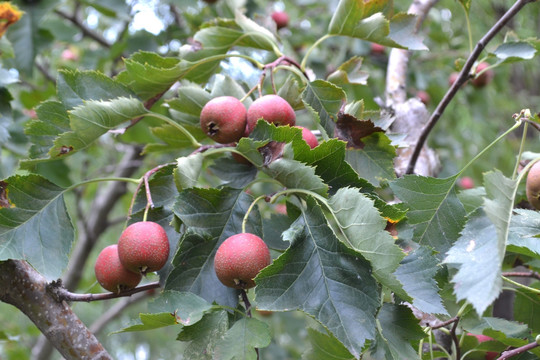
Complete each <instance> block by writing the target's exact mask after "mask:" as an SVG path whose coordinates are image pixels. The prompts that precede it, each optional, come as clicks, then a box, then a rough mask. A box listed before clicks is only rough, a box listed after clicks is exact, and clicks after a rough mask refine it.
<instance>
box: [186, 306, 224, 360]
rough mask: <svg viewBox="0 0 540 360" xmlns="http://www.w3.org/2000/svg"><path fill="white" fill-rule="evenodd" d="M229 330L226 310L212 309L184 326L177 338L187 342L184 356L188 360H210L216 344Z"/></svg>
mask: <svg viewBox="0 0 540 360" xmlns="http://www.w3.org/2000/svg"><path fill="white" fill-rule="evenodd" d="M227 330H229V316H228V314H227V312H226V311H224V310H221V311H214V312H211V313H209V314H206V315H204V317H203V318H202V319H201V321H199V322H197V323H196V324H194V325H191V326H184V327H183V328H182V330H181V331H180V333H179V334H178V338H177V340H180V341H183V342H189V345H188V346H187V347H186V348H185V350H184V357H185V358H186V359H190V360H212V359H213V354H214V349H215V347H216V344H217V343H218V342H219V341H220V340H221V339H222V338H223V336H224V335H225V333H226V332H227Z"/></svg>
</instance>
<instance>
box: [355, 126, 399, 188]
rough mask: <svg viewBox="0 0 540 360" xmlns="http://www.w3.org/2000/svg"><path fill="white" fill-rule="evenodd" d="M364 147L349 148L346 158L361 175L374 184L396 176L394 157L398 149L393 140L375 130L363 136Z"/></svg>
mask: <svg viewBox="0 0 540 360" xmlns="http://www.w3.org/2000/svg"><path fill="white" fill-rule="evenodd" d="M362 142H363V143H364V144H365V146H364V148H363V149H348V150H347V155H346V159H347V162H348V163H349V164H351V166H352V168H353V169H355V170H356V171H357V172H358V174H360V176H361V177H363V178H364V179H366V180H368V181H369V182H370V183H371V184H373V185H374V186H380V182H381V181H387V180H392V179H395V178H396V173H395V171H394V158H395V157H396V149H395V147H394V146H392V144H391V143H392V142H391V140H390V139H389V138H388V137H387V136H386V135H385V134H384V133H382V132H375V133H373V134H371V135H369V136H367V137H364V138H362Z"/></svg>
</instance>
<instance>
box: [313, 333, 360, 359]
mask: <svg viewBox="0 0 540 360" xmlns="http://www.w3.org/2000/svg"><path fill="white" fill-rule="evenodd" d="M307 332H308V338H309V343H310V345H311V347H310V348H309V349H308V350H307V351H306V352H304V353H303V354H302V360H321V359H325V360H353V359H355V357H353V356H352V355H351V353H350V352H349V350H347V348H346V347H345V346H343V344H342V343H340V342H339V340H337V339H336V338H335V337H333V336H332V334H323V333H320V332H318V331H317V330H315V329H312V328H308V329H307Z"/></svg>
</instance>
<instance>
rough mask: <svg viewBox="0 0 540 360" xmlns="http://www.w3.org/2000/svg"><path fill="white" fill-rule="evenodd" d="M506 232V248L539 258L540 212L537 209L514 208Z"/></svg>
mask: <svg viewBox="0 0 540 360" xmlns="http://www.w3.org/2000/svg"><path fill="white" fill-rule="evenodd" d="M514 212H515V213H516V215H514V216H512V221H511V222H510V229H509V233H508V243H507V250H508V251H511V252H515V253H518V254H523V255H527V256H531V257H536V258H540V241H539V239H538V238H539V235H540V214H539V213H538V212H537V211H532V210H525V209H514Z"/></svg>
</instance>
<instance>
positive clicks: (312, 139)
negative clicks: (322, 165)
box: [295, 126, 319, 149]
mask: <svg viewBox="0 0 540 360" xmlns="http://www.w3.org/2000/svg"><path fill="white" fill-rule="evenodd" d="M295 127H297V128H299V129H301V130H302V139H304V140H305V142H307V144H308V145H309V147H310V148H312V149H313V148H314V147H316V146H317V145H319V140H317V137H316V136H315V135H313V133H312V132H311V130H309V129H308V128H305V127H303V126H295Z"/></svg>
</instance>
